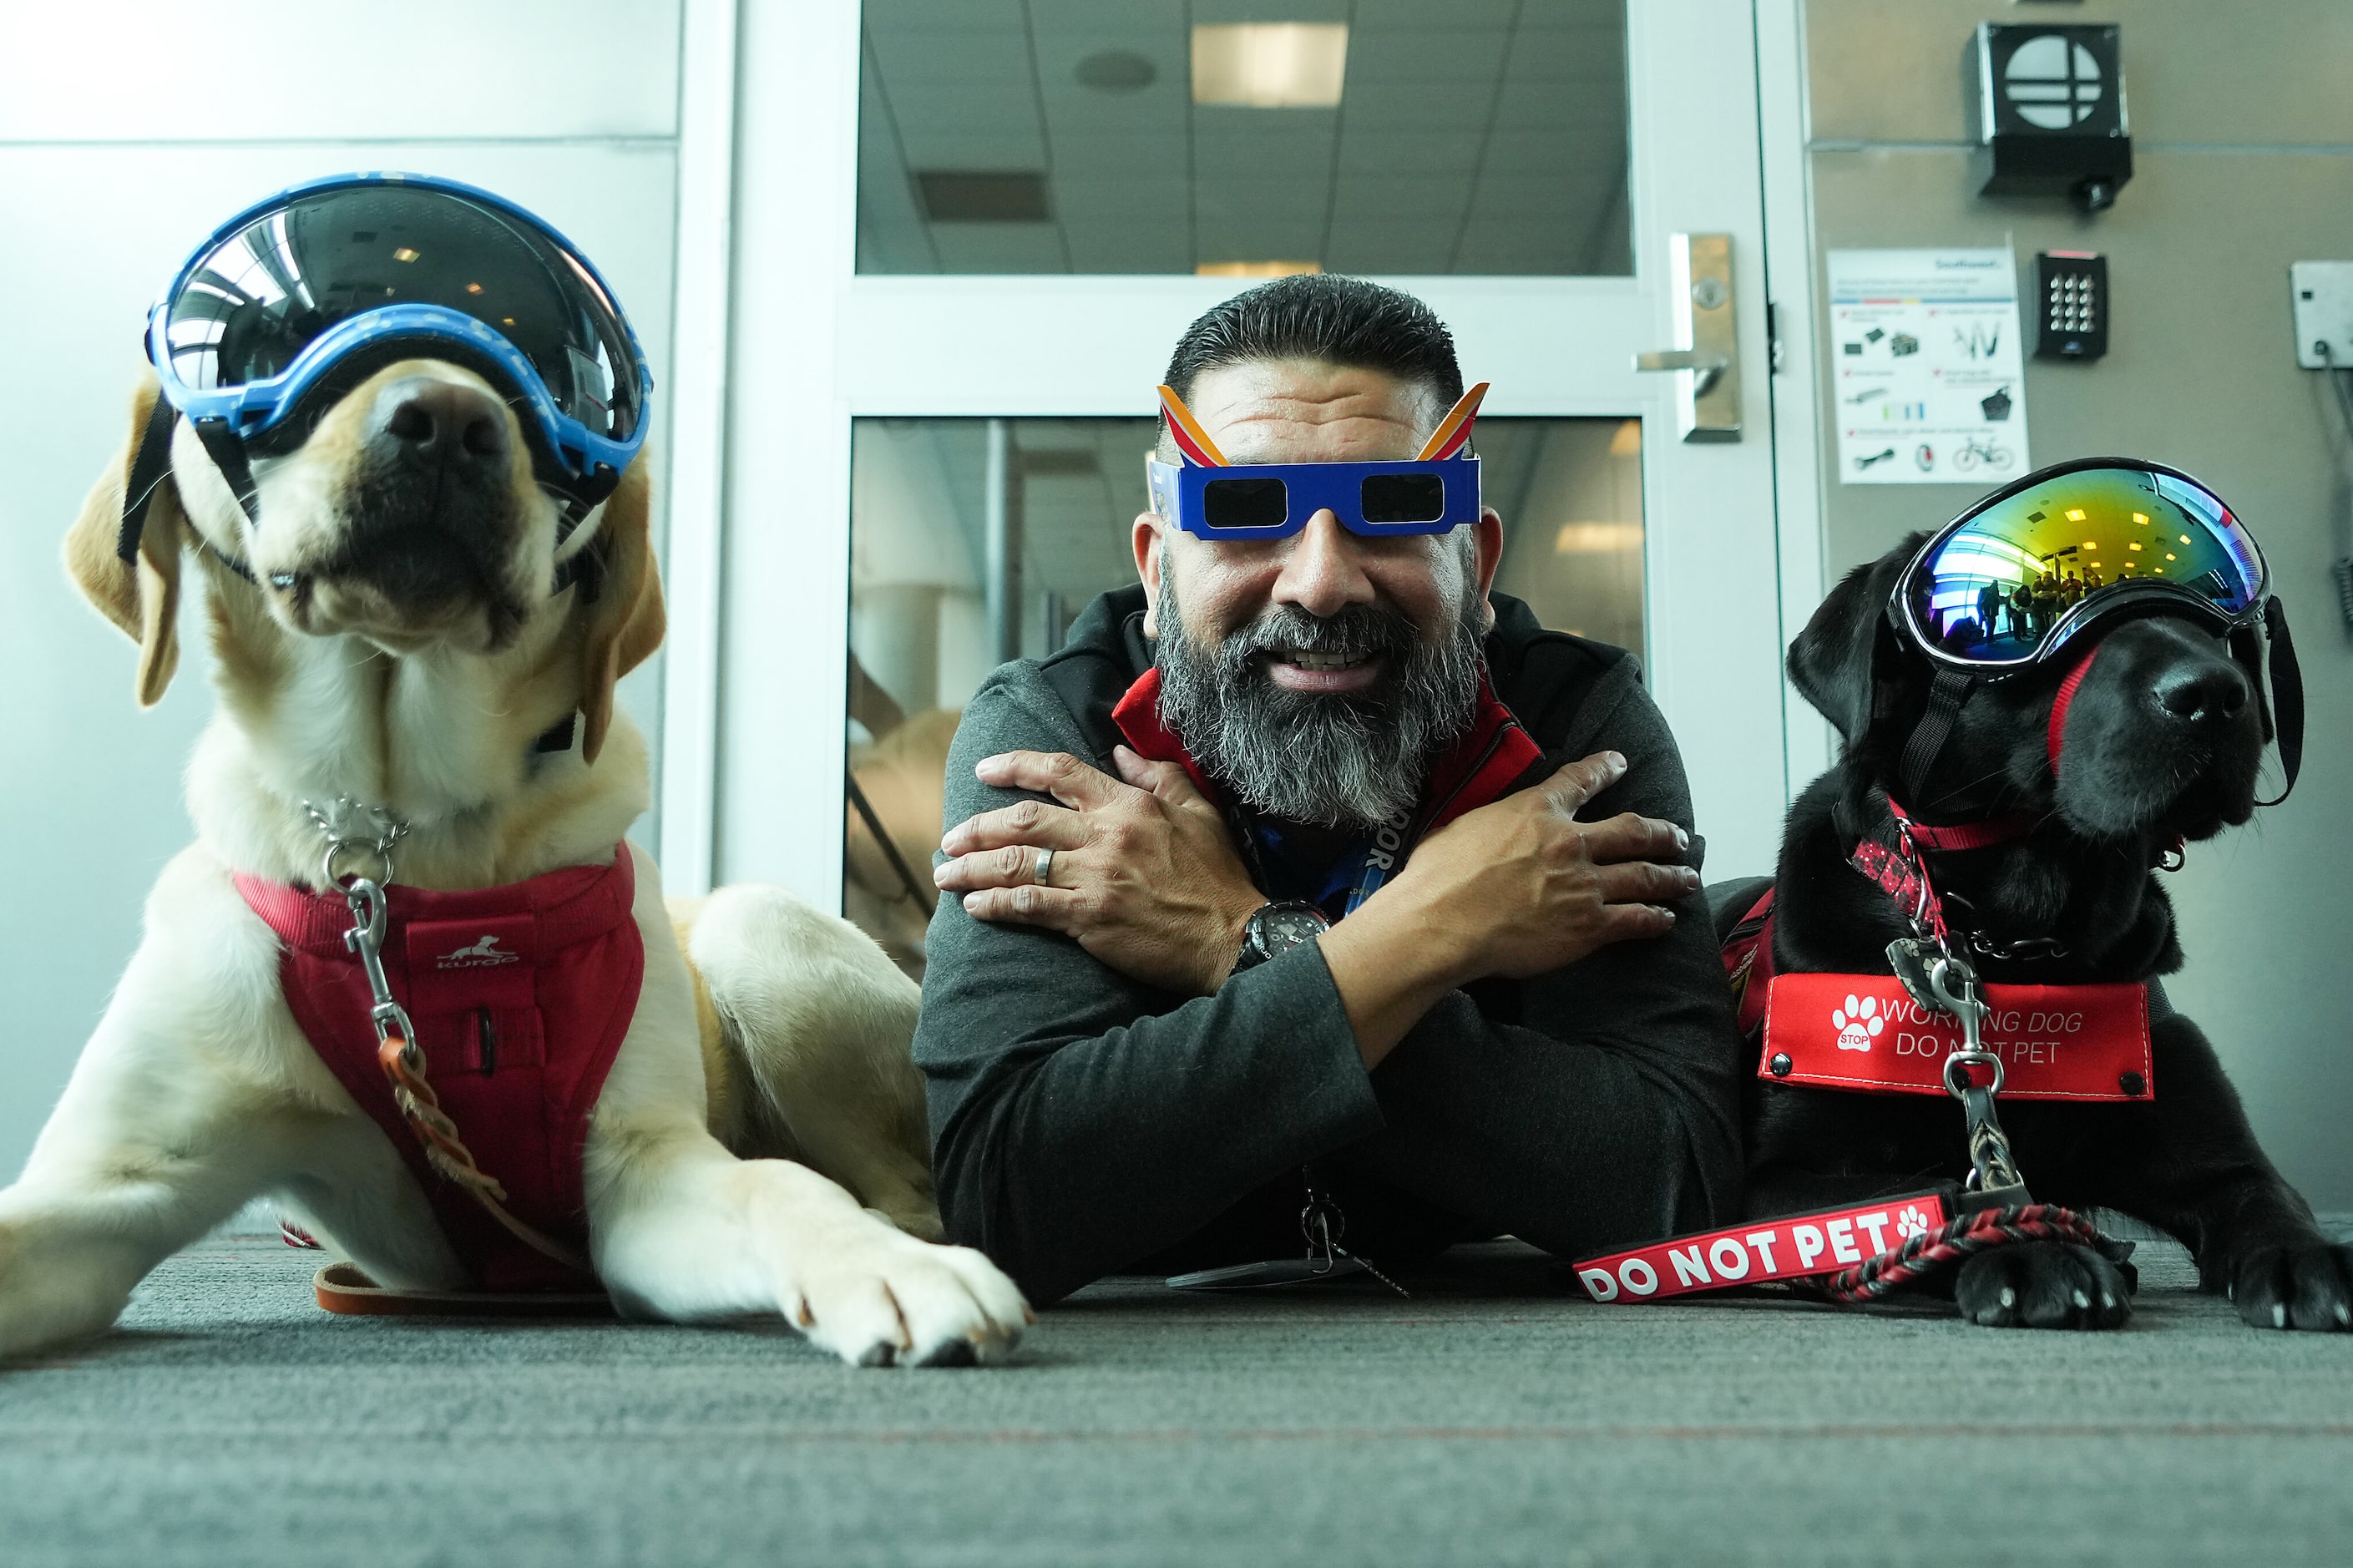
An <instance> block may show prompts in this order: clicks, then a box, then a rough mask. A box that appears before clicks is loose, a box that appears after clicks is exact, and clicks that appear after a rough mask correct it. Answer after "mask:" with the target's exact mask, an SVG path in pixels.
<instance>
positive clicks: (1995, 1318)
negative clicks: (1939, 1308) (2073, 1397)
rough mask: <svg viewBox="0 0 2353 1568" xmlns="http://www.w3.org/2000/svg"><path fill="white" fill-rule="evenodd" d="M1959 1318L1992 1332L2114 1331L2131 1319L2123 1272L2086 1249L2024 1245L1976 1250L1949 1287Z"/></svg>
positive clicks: (2036, 1243)
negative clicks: (1987, 1250)
mask: <svg viewBox="0 0 2353 1568" xmlns="http://www.w3.org/2000/svg"><path fill="white" fill-rule="evenodd" d="M1953 1300H1955V1301H1957V1303H1959V1305H1960V1309H1961V1316H1963V1317H1965V1318H1967V1319H1968V1321H1971V1322H1973V1323H1982V1324H1984V1325H1985V1326H1986V1327H1988V1328H1993V1329H2017V1328H2026V1329H2113V1328H2117V1327H2120V1326H2122V1324H2123V1323H2124V1321H2125V1320H2126V1319H2127V1318H2129V1317H2131V1316H2132V1287H2131V1285H2130V1284H2128V1283H2127V1282H2126V1279H2125V1276H2124V1274H2123V1272H2122V1271H2121V1270H2119V1269H2118V1268H2116V1265H2115V1264H2113V1263H2111V1262H2109V1261H2108V1260H2107V1258H2105V1257H2103V1256H2102V1255H2101V1254H2099V1253H2098V1252H2095V1251H2094V1250H2093V1249H2092V1248H2091V1247H2077V1246H2074V1245H2073V1244H2071V1243H2064V1242H2056V1241H2028V1242H2021V1243H2018V1244H2016V1245H2013V1246H2010V1247H1995V1248H1994V1249H1993V1250H1992V1251H1990V1252H1980V1253H1978V1255H1977V1256H1976V1257H1974V1258H1970V1259H1969V1260H1968V1262H1967V1263H1964V1264H1962V1265H1961V1272H1960V1278H1959V1279H1957V1280H1955V1281H1954V1283H1953Z"/></svg>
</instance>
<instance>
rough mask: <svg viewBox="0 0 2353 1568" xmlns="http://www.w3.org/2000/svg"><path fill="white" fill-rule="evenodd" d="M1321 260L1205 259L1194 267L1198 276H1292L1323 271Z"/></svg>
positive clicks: (1194, 273) (1194, 271) (1195, 275)
mask: <svg viewBox="0 0 2353 1568" xmlns="http://www.w3.org/2000/svg"><path fill="white" fill-rule="evenodd" d="M1323 270H1324V264H1323V263H1322V262H1320V261H1204V262H1202V263H1201V264H1200V265H1199V266H1198V267H1196V268H1193V276H1194V277H1196V278H1290V277H1293V276H1296V275H1297V274H1299V273H1302V272H1321V271H1323Z"/></svg>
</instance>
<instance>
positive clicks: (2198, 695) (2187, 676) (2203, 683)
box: [2157, 659, 2248, 724]
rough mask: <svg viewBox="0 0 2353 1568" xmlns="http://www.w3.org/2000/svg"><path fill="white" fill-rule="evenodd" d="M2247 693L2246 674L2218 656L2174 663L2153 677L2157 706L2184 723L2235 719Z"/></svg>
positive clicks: (2244, 705) (2245, 704)
mask: <svg viewBox="0 0 2353 1568" xmlns="http://www.w3.org/2000/svg"><path fill="white" fill-rule="evenodd" d="M2247 696H2248V692H2247V678H2246V676H2245V675H2244V674H2243V673H2242V672H2241V670H2240V668H2239V667H2238V666H2237V665H2235V664H2225V663H2223V662H2222V661H2221V660H2220V659H2208V660H2201V661H2200V662H2199V663H2197V664H2195V665H2190V666H2187V667H2177V668H2172V669H2169V670H2167V671H2166V672H2165V673H2164V674H2163V675H2161V676H2159V677H2158V681H2157V701H2158V706H2159V707H2161V708H2163V709H2164V710H2165V711H2166V713H2167V714H2168V716H2169V717H2171V718H2173V719H2175V720H2176V721H2179V722H2181V723H2184V724H2202V723H2204V722H2206V721H2209V720H2214V719H2235V718H2237V717H2238V716H2239V714H2240V712H2241V711H2242V710H2243V709H2245V707H2246V706H2247Z"/></svg>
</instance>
